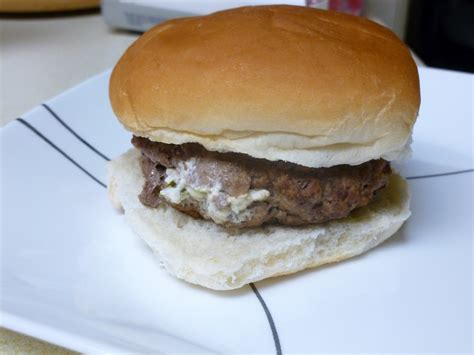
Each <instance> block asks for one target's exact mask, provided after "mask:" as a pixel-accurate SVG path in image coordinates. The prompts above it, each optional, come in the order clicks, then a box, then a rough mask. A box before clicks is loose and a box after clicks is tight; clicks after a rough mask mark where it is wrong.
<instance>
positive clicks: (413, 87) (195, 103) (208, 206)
mask: <svg viewBox="0 0 474 355" xmlns="http://www.w3.org/2000/svg"><path fill="white" fill-rule="evenodd" d="M110 101H111V104H112V108H113V111H114V112H115V114H116V116H117V117H118V119H119V121H120V122H121V123H122V125H123V126H124V127H125V128H126V129H127V130H129V131H130V132H131V133H132V134H133V138H132V144H133V147H132V148H131V149H130V150H129V151H128V152H126V153H125V154H124V155H122V156H120V157H118V158H117V159H115V160H113V161H112V162H111V163H110V165H109V184H108V187H109V195H110V198H111V200H112V201H113V203H114V204H115V205H116V206H117V207H121V208H122V210H123V211H124V213H125V218H126V220H127V221H128V223H129V224H130V226H131V227H132V229H133V230H134V231H135V232H136V233H137V234H138V235H139V236H141V237H142V238H143V240H144V241H145V242H146V243H147V244H148V245H149V247H150V248H151V249H152V250H153V252H154V253H155V254H156V256H157V257H158V258H159V260H160V262H161V264H162V266H163V267H164V268H165V269H166V270H167V271H168V272H169V273H170V274H172V275H174V276H176V277H178V278H180V279H183V280H185V281H187V282H190V283H194V284H198V285H202V286H205V287H208V288H211V289H215V290H228V289H235V288H239V287H242V286H243V285H245V284H248V283H250V282H254V281H258V280H262V279H265V278H269V277H274V276H277V275H283V274H289V273H294V272H296V271H299V270H303V269H306V268H310V267H316V266H318V265H322V264H326V263H330V262H335V261H339V260H343V259H346V258H349V257H352V256H355V255H358V254H361V253H363V252H365V251H367V250H369V249H371V248H373V247H375V246H376V245H378V244H380V243H382V242H383V241H384V240H386V239H387V238H389V237H390V236H392V235H393V234H394V233H395V232H396V231H397V230H398V229H399V228H400V227H401V226H402V224H403V223H404V221H405V220H407V219H408V217H409V216H410V211H409V193H408V188H407V184H406V182H405V181H404V179H403V178H402V177H400V176H399V175H398V174H397V173H396V172H394V171H393V169H392V167H391V164H390V162H391V161H393V160H400V159H403V158H405V157H407V156H408V155H409V152H410V142H411V133H412V129H413V125H414V123H415V120H416V117H417V114H418V109H419V105H420V93H419V79H418V72H417V68H416V65H415V63H414V61H413V59H412V57H411V55H410V52H409V50H408V49H407V48H406V46H405V45H404V44H403V43H402V42H401V41H400V40H399V39H398V38H397V36H396V35H395V34H393V33H392V32H391V31H390V30H388V29H386V28H384V27H382V26H380V25H378V24H376V23H374V22H371V21H369V20H367V19H363V18H359V17H353V16H350V15H345V14H341V13H336V12H330V11H323V10H317V9H311V8H306V7H298V6H256V7H242V8H237V9H231V10H227V11H221V12H217V13H214V14H211V15H207V16H199V17H190V18H182V19H175V20H171V21H167V22H164V23H162V24H159V25H157V26H156V27H154V28H152V29H151V30H149V31H148V32H146V33H145V34H144V35H143V36H141V37H140V38H139V39H138V40H137V41H136V42H135V43H134V44H133V45H132V46H131V47H130V48H129V49H128V50H127V51H126V52H125V54H124V55H123V56H122V58H121V59H120V60H119V62H118V63H117V65H116V66H115V68H114V70H113V72H112V75H111V79H110Z"/></svg>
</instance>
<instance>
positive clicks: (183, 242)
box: [108, 149, 410, 290]
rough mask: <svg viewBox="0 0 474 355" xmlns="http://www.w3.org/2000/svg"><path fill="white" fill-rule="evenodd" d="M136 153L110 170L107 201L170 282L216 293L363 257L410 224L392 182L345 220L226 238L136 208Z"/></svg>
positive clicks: (179, 217) (176, 215) (176, 217)
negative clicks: (174, 280)
mask: <svg viewBox="0 0 474 355" xmlns="http://www.w3.org/2000/svg"><path fill="white" fill-rule="evenodd" d="M139 156H140V153H139V151H138V150H136V149H131V150H130V151H128V152H127V153H125V154H124V155H122V156H121V157H119V158H118V159H116V160H114V161H112V162H110V163H109V166H108V173H109V182H108V188H109V196H110V198H111V200H112V202H113V203H114V205H115V206H116V207H122V208H123V210H124V211H125V218H126V220H127V222H128V223H129V224H130V226H131V228H132V229H133V230H134V231H135V232H136V233H137V234H138V235H139V236H140V237H141V238H143V240H144V241H145V242H146V243H147V244H148V246H149V247H150V248H151V250H152V251H153V252H154V253H155V255H156V256H157V257H158V258H159V260H160V261H161V262H162V265H163V266H164V268H165V269H166V270H167V271H168V272H169V273H170V274H172V275H174V276H176V277H178V278H180V279H183V280H185V281H187V282H190V283H194V284H198V285H201V286H204V287H208V288H211V289H215V290H230V289H235V288H239V287H242V286H243V285H246V284H248V283H250V282H254V281H258V280H262V279H265V278H269V277H274V276H278V275H284V274H290V273H294V272H297V271H299V270H303V269H306V268H310V267H316V266H319V265H322V264H326V263H331V262H335V261H339V260H343V259H346V258H350V257H352V256H355V255H358V254H361V253H363V252H365V251H367V250H368V249H370V248H373V247H375V246H376V245H378V244H380V243H381V242H383V241H384V240H385V239H387V238H389V237H390V236H391V235H393V234H394V233H395V232H396V231H397V230H398V229H399V228H400V226H401V225H402V224H403V222H404V221H405V220H406V219H407V218H408V217H409V216H410V211H409V208H408V205H409V195H408V189H407V184H406V182H405V181H404V180H403V179H402V178H401V177H400V176H398V175H393V176H392V177H391V181H390V184H389V186H388V188H387V189H386V190H385V191H384V192H383V194H382V195H381V196H380V198H379V199H378V200H376V201H375V202H373V203H371V204H370V205H369V206H367V207H364V208H361V209H359V210H356V211H354V212H353V213H352V214H351V216H350V217H348V218H345V219H342V220H337V221H333V222H329V223H326V224H323V225H310V226H305V227H298V228H295V227H283V226H276V225H273V226H265V227H262V228H257V229H251V230H249V229H245V230H241V231H239V232H235V233H230V232H229V231H228V230H226V229H224V228H222V227H219V226H218V225H216V224H214V223H212V222H209V221H206V220H198V219H193V218H191V217H189V216H187V215H185V214H183V213H181V212H178V211H176V210H175V209H174V208H171V207H169V206H167V205H165V204H163V205H162V206H161V207H159V208H156V209H152V208H148V207H145V206H144V205H142V204H141V203H140V201H139V200H138V197H137V196H138V194H139V193H140V191H141V189H142V186H143V182H144V179H143V176H142V172H141V170H140V166H139V159H138V158H139Z"/></svg>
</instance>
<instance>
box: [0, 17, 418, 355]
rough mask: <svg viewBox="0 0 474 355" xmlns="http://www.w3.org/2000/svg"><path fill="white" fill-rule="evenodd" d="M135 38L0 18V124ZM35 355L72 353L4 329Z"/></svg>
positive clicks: (83, 24)
mask: <svg viewBox="0 0 474 355" xmlns="http://www.w3.org/2000/svg"><path fill="white" fill-rule="evenodd" d="M137 37H138V35H137V34H135V33H129V32H125V31H114V30H111V29H109V28H108V27H107V26H106V25H105V23H104V22H103V19H102V18H101V16H100V14H98V13H96V14H86V15H84V14H80V15H75V16H66V17H59V16H55V17H28V18H0V125H1V126H3V125H5V124H7V123H8V122H10V121H11V120H13V119H15V118H17V117H20V116H21V115H22V114H23V113H25V112H27V111H29V110H30V109H32V108H34V107H35V106H37V105H39V104H41V103H42V102H43V101H45V100H48V99H50V98H52V97H54V96H56V95H58V94H59V93H61V92H62V91H64V90H66V89H68V88H70V87H72V86H74V85H76V84H78V83H80V82H81V81H83V80H85V79H87V78H89V77H91V76H93V75H95V74H98V73H100V72H102V71H104V70H106V69H108V68H111V67H112V66H113V65H114V64H115V63H116V62H117V60H118V59H119V57H120V55H121V54H122V53H123V52H124V51H125V49H126V48H127V47H128V46H129V45H130V44H131V43H132V42H133V41H134V40H135V39H136V38H137ZM415 60H416V61H417V63H418V64H419V65H420V64H421V62H420V61H419V60H418V58H416V57H415ZM32 352H34V353H44V354H69V353H72V352H69V351H68V350H65V349H62V348H59V347H56V346H53V345H50V344H47V343H44V342H42V341H38V340H35V339H33V338H30V337H27V336H23V335H20V334H17V333H14V332H11V331H9V330H6V329H0V353H6V354H10V353H32Z"/></svg>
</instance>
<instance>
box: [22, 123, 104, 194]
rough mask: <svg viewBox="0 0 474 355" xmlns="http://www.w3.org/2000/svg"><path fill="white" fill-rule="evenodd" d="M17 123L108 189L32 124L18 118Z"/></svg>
mask: <svg viewBox="0 0 474 355" xmlns="http://www.w3.org/2000/svg"><path fill="white" fill-rule="evenodd" d="M17 121H18V122H20V123H21V124H23V125H24V126H25V127H27V128H28V129H30V130H31V131H32V132H33V133H35V134H36V135H37V136H38V137H40V138H41V139H42V140H44V141H45V142H46V143H48V144H49V145H50V146H51V147H52V148H54V149H55V150H56V151H57V152H58V153H60V154H61V155H62V156H63V157H65V158H66V159H67V160H69V161H70V162H71V163H73V164H74V165H75V166H76V167H77V168H79V169H80V170H81V171H82V172H83V173H85V174H86V175H87V176H89V177H90V178H91V179H92V180H94V181H95V182H97V183H98V184H99V185H100V186H102V187H105V188H107V186H106V185H105V184H104V183H103V182H102V181H100V180H99V179H97V178H96V177H95V176H94V175H92V174H91V173H90V172H89V171H87V170H86V169H84V168H83V167H82V166H81V165H80V164H79V163H77V162H76V161H75V160H74V159H72V158H71V157H70V156H69V155H67V154H66V153H65V152H64V151H63V150H62V149H61V148H59V147H58V146H57V145H56V144H54V143H53V142H52V141H51V140H49V139H48V138H47V137H46V136H44V135H43V134H42V133H41V132H40V131H38V130H37V129H36V128H35V127H33V126H32V125H31V124H29V123H28V122H26V121H25V120H24V119H22V118H17Z"/></svg>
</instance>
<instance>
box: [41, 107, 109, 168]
mask: <svg viewBox="0 0 474 355" xmlns="http://www.w3.org/2000/svg"><path fill="white" fill-rule="evenodd" d="M41 106H43V107H44V108H45V109H46V110H47V111H48V112H49V113H50V114H51V116H53V117H54V118H55V119H56V121H58V122H59V123H60V124H61V125H62V126H63V127H64V128H66V129H67V130H68V131H69V133H71V134H72V135H73V136H74V137H76V138H77V139H79V140H80V141H81V142H82V143H83V144H84V145H86V146H87V147H88V148H89V149H90V150H92V151H93V152H95V153H96V154H98V155H99V156H101V157H102V158H103V159H105V160H107V161H110V159H109V158H108V157H107V156H106V155H105V154H104V153H102V152H101V151H99V150H98V149H97V148H95V147H94V146H93V145H92V144H90V143H89V142H88V141H86V140H85V139H84V138H82V137H81V136H80V135H79V134H78V133H77V132H76V131H74V130H73V129H72V128H71V127H70V126H69V125H68V124H67V123H66V122H64V121H63V120H62V119H61V117H59V115H58V114H57V113H56V112H54V111H53V109H52V108H51V107H49V106H48V105H47V104H41Z"/></svg>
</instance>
